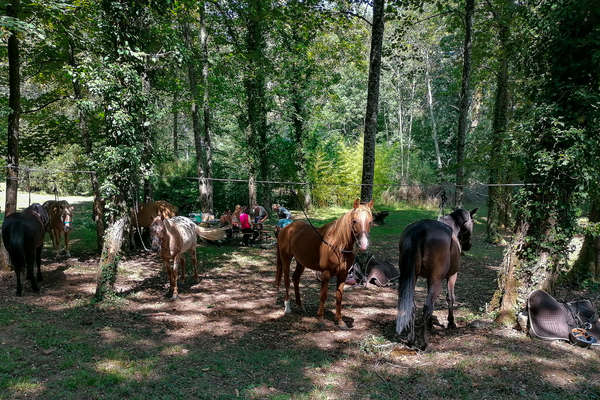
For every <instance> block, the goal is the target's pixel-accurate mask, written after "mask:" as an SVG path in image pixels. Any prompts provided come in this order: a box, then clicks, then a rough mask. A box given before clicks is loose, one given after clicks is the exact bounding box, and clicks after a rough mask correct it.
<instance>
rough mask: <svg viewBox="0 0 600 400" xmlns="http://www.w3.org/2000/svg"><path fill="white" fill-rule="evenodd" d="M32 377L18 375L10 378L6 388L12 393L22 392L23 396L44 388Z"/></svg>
mask: <svg viewBox="0 0 600 400" xmlns="http://www.w3.org/2000/svg"><path fill="white" fill-rule="evenodd" d="M34 379H35V378H33V377H19V378H14V379H11V380H10V381H9V382H8V385H7V386H8V389H9V390H10V391H12V392H14V393H19V394H24V395H25V396H31V395H34V394H36V393H39V392H41V391H42V390H43V389H44V385H42V384H41V383H39V382H36V381H35V380H34Z"/></svg>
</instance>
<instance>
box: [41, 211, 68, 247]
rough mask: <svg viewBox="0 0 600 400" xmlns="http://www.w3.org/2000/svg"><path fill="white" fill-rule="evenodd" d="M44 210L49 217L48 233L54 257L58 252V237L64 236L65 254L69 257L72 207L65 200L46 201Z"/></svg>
mask: <svg viewBox="0 0 600 400" xmlns="http://www.w3.org/2000/svg"><path fill="white" fill-rule="evenodd" d="M43 206H44V208H45V209H46V211H47V212H48V216H49V217H50V223H49V226H48V232H49V233H50V237H51V238H52V245H53V246H54V250H55V251H56V255H58V253H59V252H60V236H61V234H64V236H65V254H66V256H67V257H70V256H71V254H70V253H69V233H70V232H71V229H73V224H72V223H73V206H72V205H70V204H69V203H68V202H67V201H66V200H60V201H57V200H48V201H46V202H45V203H44V205H43Z"/></svg>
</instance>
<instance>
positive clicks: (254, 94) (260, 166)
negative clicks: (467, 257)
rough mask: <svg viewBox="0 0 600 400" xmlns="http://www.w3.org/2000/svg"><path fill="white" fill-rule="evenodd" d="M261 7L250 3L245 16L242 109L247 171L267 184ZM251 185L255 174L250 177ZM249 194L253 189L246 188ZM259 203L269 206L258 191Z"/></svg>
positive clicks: (258, 2) (260, 3) (266, 195)
mask: <svg viewBox="0 0 600 400" xmlns="http://www.w3.org/2000/svg"><path fill="white" fill-rule="evenodd" d="M265 11H266V10H265V4H264V3H263V1H262V0H251V1H250V2H249V11H248V16H247V26H246V28H247V32H246V48H247V59H248V68H247V72H246V75H245V77H244V86H245V89H246V106H247V110H248V122H249V128H250V129H249V136H248V150H249V153H250V155H251V157H250V160H249V161H250V164H251V165H250V170H251V171H255V172H256V173H257V175H258V177H259V180H267V177H268V168H269V161H268V157H267V129H268V126H267V105H266V77H265V75H266V71H265V65H264V64H265V55H264V51H265V47H266V40H265V32H264V30H265V27H264V24H265V21H264V20H265V14H266V12H265ZM250 175H251V176H250V179H251V180H252V182H253V183H254V184H255V180H256V174H252V172H251V173H250ZM249 191H250V194H251V193H252V192H254V196H255V197H256V187H254V189H252V188H250V187H249ZM260 195H261V202H262V203H263V204H267V203H269V202H270V201H269V198H270V193H269V192H268V191H267V190H262V191H261V193H260Z"/></svg>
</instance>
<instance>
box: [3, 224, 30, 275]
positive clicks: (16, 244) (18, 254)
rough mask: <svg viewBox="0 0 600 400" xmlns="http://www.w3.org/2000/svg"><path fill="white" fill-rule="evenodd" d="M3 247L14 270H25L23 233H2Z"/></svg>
mask: <svg viewBox="0 0 600 400" xmlns="http://www.w3.org/2000/svg"><path fill="white" fill-rule="evenodd" d="M2 239H3V241H4V247H5V248H6V251H7V252H8V255H9V256H10V263H11V264H12V266H13V268H14V270H15V271H16V272H21V271H24V270H25V254H26V252H25V240H24V238H23V235H19V234H16V233H15V232H14V231H13V232H11V234H10V235H9V234H6V233H5V234H3V235H2Z"/></svg>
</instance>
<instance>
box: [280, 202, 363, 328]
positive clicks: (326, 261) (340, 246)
mask: <svg viewBox="0 0 600 400" xmlns="http://www.w3.org/2000/svg"><path fill="white" fill-rule="evenodd" d="M372 208H373V201H371V202H369V203H368V204H360V202H359V200H358V199H356V201H355V202H354V208H353V209H352V210H350V211H349V212H347V213H346V214H344V215H343V216H342V217H340V218H339V219H337V220H335V221H333V222H330V223H328V224H327V225H325V226H323V227H321V228H315V227H313V226H312V225H311V224H309V223H308V222H305V221H295V222H293V223H291V224H289V225H288V226H286V227H285V228H283V229H282V230H281V231H280V232H279V236H278V238H277V274H276V278H275V280H276V284H277V288H278V289H279V284H280V282H281V274H282V272H283V276H284V282H285V302H284V304H285V313H289V312H291V308H290V293H289V291H290V263H291V261H292V258H295V259H296V270H295V271H294V276H293V280H294V292H295V294H296V304H297V305H298V306H299V307H302V303H301V301H300V290H299V284H300V275H302V272H303V271H304V268H309V269H312V270H315V271H320V272H321V296H320V302H319V310H318V312H317V316H318V317H319V319H322V318H323V314H324V312H325V300H327V289H328V285H329V279H330V278H331V277H332V276H335V277H336V278H337V291H336V293H335V297H336V303H335V306H336V307H335V321H336V323H337V324H339V325H340V327H342V328H345V323H344V321H342V295H343V290H344V282H345V281H346V275H347V273H348V268H350V266H351V265H352V264H353V263H354V252H353V249H354V245H355V243H356V244H358V248H359V250H360V251H365V250H367V248H368V247H369V231H370V229H371V225H372V222H373V214H372V211H371V210H372Z"/></svg>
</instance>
